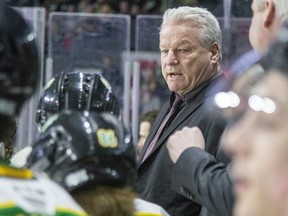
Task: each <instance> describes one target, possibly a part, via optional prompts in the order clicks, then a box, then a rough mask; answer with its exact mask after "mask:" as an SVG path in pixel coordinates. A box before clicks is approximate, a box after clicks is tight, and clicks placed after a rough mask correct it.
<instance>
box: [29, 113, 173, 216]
mask: <svg viewBox="0 0 288 216" xmlns="http://www.w3.org/2000/svg"><path fill="white" fill-rule="evenodd" d="M42 129H43V132H42V133H41V134H40V137H39V139H38V140H37V141H36V142H35V144H34V145H33V150H32V152H31V154H30V155H29V157H28V160H27V165H28V166H29V167H30V168H31V169H32V170H35V171H37V172H39V173H40V172H45V173H46V174H47V175H48V176H49V177H50V178H51V179H53V180H54V181H56V182H58V183H59V184H60V185H62V186H63V187H64V188H66V190H67V191H69V192H70V193H71V195H72V196H73V197H74V199H75V200H76V201H77V202H78V203H79V204H80V205H81V206H82V207H83V208H84V209H85V211H86V212H87V213H88V214H89V215H95V216H96V215H97V216H107V215H111V216H114V215H115V216H151V215H153V216H154V215H155V216H169V215H168V213H167V212H166V211H165V210H164V209H163V208H161V207H160V206H158V205H156V204H153V203H149V202H146V201H144V200H141V199H139V198H138V196H137V194H136V193H135V191H134V183H135V180H136V178H137V168H136V149H135V147H134V144H133V140H132V136H131V133H130V132H129V131H128V130H126V129H125V127H123V124H122V123H121V122H120V121H119V120H118V119H117V117H116V116H115V115H112V114H110V113H105V112H102V113H97V112H92V111H90V112H87V111H84V112H80V111H78V110H65V111H62V112H59V113H58V114H55V115H53V116H51V117H50V118H48V119H47V122H46V123H45V124H44V125H43V127H42Z"/></svg>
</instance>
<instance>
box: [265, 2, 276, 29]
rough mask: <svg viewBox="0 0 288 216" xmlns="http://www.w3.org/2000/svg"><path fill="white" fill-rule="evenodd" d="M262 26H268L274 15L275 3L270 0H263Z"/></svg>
mask: <svg viewBox="0 0 288 216" xmlns="http://www.w3.org/2000/svg"><path fill="white" fill-rule="evenodd" d="M264 16H265V17H264V26H265V27H266V28H267V27H269V26H270V25H271V24H272V23H273V21H274V19H275V16H276V11H275V5H274V3H273V2H272V1H265V14H264Z"/></svg>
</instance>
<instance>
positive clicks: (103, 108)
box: [36, 72, 119, 128]
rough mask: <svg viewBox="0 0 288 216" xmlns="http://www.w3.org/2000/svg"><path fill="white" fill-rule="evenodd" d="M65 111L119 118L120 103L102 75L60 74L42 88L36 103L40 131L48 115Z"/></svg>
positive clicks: (87, 73) (82, 73)
mask: <svg viewBox="0 0 288 216" xmlns="http://www.w3.org/2000/svg"><path fill="white" fill-rule="evenodd" d="M64 109H76V110H87V111H89V110H91V111H97V112H110V113H112V114H115V115H119V102H118V99H117V97H116V96H115V95H114V94H113V93H112V90H111V86H110V84H109V83H108V81H107V80H106V79H105V78H104V77H103V76H102V75H100V74H98V73H89V72H85V73H84V72H61V73H59V74H57V75H56V76H54V77H53V78H52V79H51V80H50V81H49V82H48V83H47V85H46V86H45V88H44V91H43V93H42V95H41V97H40V100H39V103H38V110H37V114H36V122H37V124H38V125H39V127H40V128H41V127H42V126H43V124H44V123H45V122H46V120H47V119H48V118H49V116H51V115H53V114H55V113H57V112H59V111H61V110H64Z"/></svg>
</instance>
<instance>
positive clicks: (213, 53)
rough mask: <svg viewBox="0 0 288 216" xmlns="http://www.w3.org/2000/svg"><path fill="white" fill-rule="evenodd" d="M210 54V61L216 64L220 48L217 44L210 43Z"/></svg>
mask: <svg viewBox="0 0 288 216" xmlns="http://www.w3.org/2000/svg"><path fill="white" fill-rule="evenodd" d="M210 52H211V60H212V61H213V63H217V62H219V60H220V46H219V44H218V43H216V42H214V43H212V45H211V47H210Z"/></svg>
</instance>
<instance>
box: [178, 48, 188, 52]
mask: <svg viewBox="0 0 288 216" xmlns="http://www.w3.org/2000/svg"><path fill="white" fill-rule="evenodd" d="M178 52H179V53H187V52H189V50H188V49H178Z"/></svg>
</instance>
